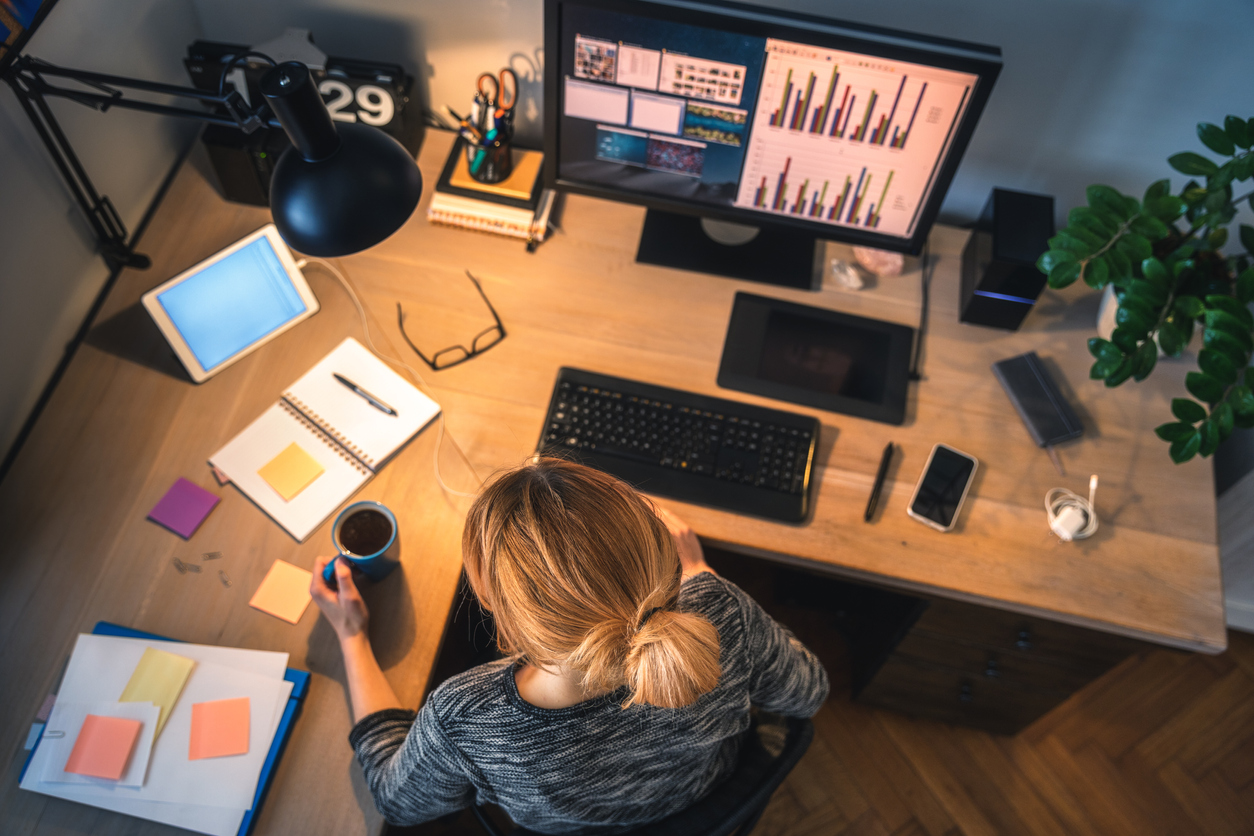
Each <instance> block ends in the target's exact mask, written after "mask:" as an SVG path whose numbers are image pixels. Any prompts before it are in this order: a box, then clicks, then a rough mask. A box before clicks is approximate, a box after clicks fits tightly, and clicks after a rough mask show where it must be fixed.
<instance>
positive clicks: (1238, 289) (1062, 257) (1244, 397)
mask: <svg viewBox="0 0 1254 836" xmlns="http://www.w3.org/2000/svg"><path fill="white" fill-rule="evenodd" d="M1197 135H1198V138H1199V139H1201V141H1202V144H1203V145H1205V146H1206V147H1207V148H1208V149H1210V150H1211V151H1213V152H1214V153H1216V154H1218V155H1219V156H1220V157H1222V158H1224V159H1222V160H1221V161H1219V162H1215V161H1214V160H1211V159H1209V158H1208V157H1204V156H1202V155H1201V154H1195V153H1193V152H1191V151H1185V152H1182V153H1179V154H1175V155H1173V156H1171V157H1169V158H1168V159H1167V162H1168V163H1169V164H1170V165H1171V167H1172V168H1174V169H1175V170H1176V171H1178V172H1180V173H1181V174H1185V175H1187V176H1188V177H1189V178H1192V179H1189V180H1188V182H1186V183H1185V184H1184V186H1183V188H1181V189H1180V191H1179V192H1178V193H1177V194H1172V192H1171V183H1170V181H1168V180H1165V179H1164V180H1159V181H1157V182H1155V183H1153V184H1152V185H1150V187H1149V188H1148V189H1146V191H1145V196H1144V197H1143V198H1142V199H1141V200H1137V199H1136V198H1134V197H1129V196H1127V195H1123V194H1120V193H1119V192H1118V191H1116V190H1115V189H1112V188H1111V187H1109V186H1101V185H1095V186H1089V187H1088V189H1087V190H1086V197H1087V199H1088V205H1087V206H1077V207H1076V208H1074V209H1072V210H1071V212H1070V213H1069V214H1068V215H1067V225H1066V227H1064V228H1063V229H1062V230H1060V231H1059V232H1058V234H1057V235H1055V236H1054V237H1053V238H1051V239H1050V240H1049V250H1048V251H1047V252H1046V253H1044V254H1043V255H1042V256H1041V257H1040V259H1039V260H1038V261H1037V267H1038V269H1040V270H1041V272H1043V273H1045V274H1046V275H1047V276H1048V277H1049V285H1050V287H1054V288H1063V287H1067V286H1068V285H1070V284H1072V283H1073V282H1075V281H1076V280H1077V279H1082V280H1083V281H1084V282H1085V284H1087V285H1089V286H1090V287H1093V288H1096V289H1101V288H1104V287H1105V286H1106V285H1108V284H1109V285H1113V286H1114V293H1115V298H1116V299H1117V300H1118V305H1119V307H1118V311H1117V313H1116V315H1115V323H1116V326H1117V327H1116V328H1115V330H1114V332H1113V333H1112V334H1111V336H1110V339H1109V340H1107V339H1103V338H1101V337H1093V338H1092V339H1090V340H1089V351H1090V352H1091V353H1092V355H1093V357H1094V358H1095V359H1096V362H1094V363H1093V367H1092V369H1091V370H1090V372H1089V376H1090V377H1091V378H1093V379H1094V380H1105V382H1106V385H1107V386H1111V387H1113V386H1119V385H1120V384H1122V383H1124V382H1125V381H1126V380H1128V378H1132V379H1133V380H1137V381H1141V380H1144V379H1145V378H1147V377H1148V376H1149V375H1150V373H1151V372H1153V371H1154V366H1155V363H1156V362H1157V360H1158V354H1159V350H1160V349H1161V351H1162V352H1163V353H1164V354H1167V355H1169V356H1172V357H1178V356H1179V355H1180V353H1181V352H1182V351H1184V349H1185V346H1187V345H1188V344H1189V341H1190V340H1191V339H1192V338H1193V335H1194V331H1195V329H1201V333H1202V348H1201V350H1199V351H1198V354H1197V364H1198V367H1199V368H1198V370H1197V371H1191V372H1189V373H1188V374H1187V375H1186V376H1185V388H1186V389H1187V390H1188V394H1190V395H1192V396H1193V397H1191V398H1190V397H1181V398H1174V399H1173V400H1172V402H1171V411H1172V414H1173V415H1174V416H1175V418H1176V420H1175V421H1169V422H1167V423H1165V424H1162V425H1161V426H1159V427H1158V428H1157V429H1156V430H1155V432H1156V433H1157V434H1158V437H1159V438H1161V439H1163V440H1164V441H1166V442H1168V443H1169V444H1170V445H1171V448H1170V455H1171V458H1172V460H1173V461H1175V462H1176V463H1177V464H1178V463H1181V462H1185V461H1188V460H1189V459H1191V458H1193V457H1194V456H1195V455H1201V456H1209V455H1211V454H1212V453H1214V452H1215V449H1216V448H1217V447H1218V446H1219V442H1220V441H1222V440H1224V439H1225V438H1227V437H1228V436H1229V435H1230V434H1231V433H1232V430H1233V428H1234V427H1254V391H1252V390H1254V367H1251V366H1250V355H1251V353H1252V352H1254V336H1252V335H1254V316H1251V314H1250V309H1249V305H1250V303H1251V302H1254V267H1251V258H1252V257H1254V227H1250V226H1247V225H1245V224H1241V225H1240V234H1239V239H1240V247H1241V250H1242V251H1241V252H1238V253H1237V254H1235V255H1225V254H1224V253H1223V252H1221V249H1222V248H1223V247H1224V246H1225V245H1227V244H1228V241H1229V236H1228V225H1229V224H1230V223H1232V220H1233V218H1235V217H1236V214H1237V209H1238V207H1239V206H1240V205H1241V204H1242V203H1243V202H1245V201H1247V200H1248V201H1249V205H1250V206H1251V207H1252V208H1254V191H1246V190H1238V189H1234V186H1235V184H1238V183H1243V182H1245V181H1247V180H1249V179H1250V178H1251V176H1252V175H1254V151H1251V150H1250V148H1251V146H1254V119H1241V118H1239V117H1236V116H1229V117H1227V118H1226V119H1224V124H1223V127H1222V128H1221V127H1219V126H1218V125H1213V124H1210V123H1209V122H1203V123H1201V124H1199V125H1198V126H1197ZM1236 191H1242V192H1243V193H1241V194H1239V195H1237V196H1234V193H1235V192H1236ZM1164 417H1165V416H1164Z"/></svg>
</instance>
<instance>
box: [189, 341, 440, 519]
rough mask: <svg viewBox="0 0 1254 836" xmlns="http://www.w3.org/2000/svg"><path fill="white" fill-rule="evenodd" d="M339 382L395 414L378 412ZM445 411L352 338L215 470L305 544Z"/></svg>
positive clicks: (230, 447)
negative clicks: (317, 529)
mask: <svg viewBox="0 0 1254 836" xmlns="http://www.w3.org/2000/svg"><path fill="white" fill-rule="evenodd" d="M337 374H338V375H340V376H342V377H344V378H346V379H348V380H350V381H352V382H353V383H354V384H356V385H357V386H358V387H359V388H360V389H362V390H364V391H365V392H368V393H370V394H371V395H373V396H374V397H375V398H376V399H377V400H379V401H381V402H382V403H384V404H386V405H387V406H388V407H390V408H392V409H393V410H394V412H395V414H394V415H389V414H387V413H386V412H384V411H382V410H380V409H378V408H377V407H375V406H373V405H372V404H371V403H370V401H368V400H367V399H366V398H364V397H362V396H361V395H360V394H357V393H356V392H354V391H353V390H351V389H349V388H348V387H347V386H345V385H344V384H343V383H341V382H340V381H339V380H337V379H336V377H335V375H337ZM439 412H440V407H439V405H438V404H437V403H436V402H435V401H433V400H431V399H430V398H428V397H427V396H426V395H424V394H422V393H421V392H419V391H418V389H417V388H415V387H414V386H413V385H412V384H410V383H409V382H408V381H406V380H405V379H404V378H402V377H401V376H400V375H398V374H397V373H396V372H394V371H392V370H391V369H390V368H388V366H387V364H385V363H384V362H383V361H382V360H380V359H379V358H378V357H376V356H375V355H374V354H372V353H370V352H369V351H367V350H366V348H365V347H364V346H362V344H361V343H359V342H357V340H355V339H353V338H352V337H349V338H348V339H346V340H344V342H342V343H340V344H339V346H337V347H336V348H335V350H334V351H332V352H331V353H330V354H328V355H327V356H326V357H324V358H322V360H321V361H319V363H318V364H317V365H316V366H314V367H313V368H312V369H310V370H309V371H308V372H306V373H305V374H304V375H303V376H302V377H301V378H300V380H297V381H296V382H295V383H293V384H292V385H291V386H289V387H288V388H287V390H286V391H285V392H284V393H283V396H282V398H281V399H280V400H279V401H278V403H276V404H274V405H273V406H271V407H270V408H269V409H267V410H266V411H265V412H263V413H262V414H261V417H259V418H258V419H257V420H256V421H254V422H253V423H251V424H249V425H248V426H247V427H246V428H245V429H244V430H243V431H242V432H241V433H240V434H239V435H237V436H235V438H233V439H231V441H230V442H228V443H227V445H226V446H225V447H223V448H222V449H221V450H219V451H218V452H216V453H214V454H213V455H212V456H210V457H209V463H210V464H212V465H213V466H214V467H215V468H217V469H218V470H219V471H221V472H222V473H223V474H225V475H226V476H227V478H229V479H230V480H231V481H232V482H233V483H234V484H235V486H236V487H237V488H239V489H240V490H241V491H243V492H244V493H245V494H246V495H247V496H248V497H249V498H250V499H252V501H253V502H255V503H257V505H259V506H260V507H261V509H262V510H263V511H265V512H266V513H267V514H269V515H270V516H271V517H272V518H273V519H274V520H275V522H277V523H278V524H279V525H281V526H283V528H285V529H287V531H288V533H289V534H291V535H292V536H293V537H295V538H296V539H297V540H304V539H305V538H306V537H308V536H309V534H310V533H311V532H312V531H313V530H314V529H315V528H317V527H318V526H319V525H321V524H322V522H323V521H324V520H325V519H326V518H327V517H329V516H330V515H331V514H332V513H334V512H335V510H336V509H337V508H339V506H340V505H341V504H343V503H344V502H345V501H346V500H347V499H348V498H349V497H351V496H352V495H353V494H354V493H356V492H357V490H358V489H359V488H360V487H361V486H362V485H364V484H365V483H366V482H367V481H369V480H370V478H371V477H372V476H374V474H375V473H377V472H378V471H379V469H380V468H381V467H382V466H383V465H384V463H386V462H387V461H388V459H390V458H391V457H392V456H393V455H394V454H395V453H396V451H397V450H399V449H400V448H401V447H402V446H403V445H404V444H405V442H407V441H409V439H411V438H413V436H415V435H416V434H417V433H418V432H419V431H420V430H421V429H422V428H423V427H425V426H426V425H427V424H428V423H429V422H430V421H431V419H433V418H434V417H435V416H436V415H438V414H439ZM293 445H295V446H296V448H297V449H296V450H292V449H290V448H291V447H292V446H293Z"/></svg>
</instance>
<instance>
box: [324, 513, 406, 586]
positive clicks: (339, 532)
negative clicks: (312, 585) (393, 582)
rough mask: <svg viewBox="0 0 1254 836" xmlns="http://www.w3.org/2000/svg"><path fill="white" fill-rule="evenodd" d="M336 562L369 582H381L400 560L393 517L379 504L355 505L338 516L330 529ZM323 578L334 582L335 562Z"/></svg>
mask: <svg viewBox="0 0 1254 836" xmlns="http://www.w3.org/2000/svg"><path fill="white" fill-rule="evenodd" d="M331 544H332V545H334V546H335V551H336V553H337V554H336V558H335V559H336V560H346V561H348V562H349V563H351V564H352V565H353V566H354V567H356V568H357V569H359V570H361V572H362V574H364V575H365V576H366V577H368V578H370V580H372V581H380V580H383V579H384V578H385V577H387V576H388V575H389V574H390V573H391V572H392V570H393V569H395V568H396V567H397V565H398V564H399V563H400V559H401V538H400V531H399V530H398V529H397V526H396V515H395V514H393V513H392V511H391V509H389V508H388V507H387V506H386V505H384V504H383V503H381V502H373V501H364V502H354V503H353V504H352V505H350V506H348V507H347V508H345V509H344V510H343V511H341V512H340V515H339V516H338V517H336V518H335V523H334V525H332V526H331ZM322 578H323V580H325V581H326V582H327V583H331V582H332V580H333V579H334V578H335V561H331V562H330V563H328V564H327V566H326V568H325V569H324V570H323V571H322Z"/></svg>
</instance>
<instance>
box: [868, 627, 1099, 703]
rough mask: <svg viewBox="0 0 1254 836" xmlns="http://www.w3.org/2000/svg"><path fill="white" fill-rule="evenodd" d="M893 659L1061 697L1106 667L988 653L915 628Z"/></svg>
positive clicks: (982, 648) (1002, 653)
mask: <svg viewBox="0 0 1254 836" xmlns="http://www.w3.org/2000/svg"><path fill="white" fill-rule="evenodd" d="M893 656H894V657H902V658H905V659H909V660H913V661H915V662H923V663H930V664H933V665H936V666H939V667H945V668H949V669H951V670H953V671H955V672H956V673H961V674H966V675H967V676H970V677H973V678H975V679H979V680H989V681H993V682H1003V683H1006V684H1008V685H1012V686H1019V687H1022V688H1032V689H1035V690H1040V691H1054V692H1057V693H1058V694H1059V695H1061V696H1064V697H1065V696H1067V695H1069V694H1071V693H1072V692H1074V691H1077V690H1079V689H1080V688H1082V687H1084V686H1085V685H1087V684H1088V683H1089V682H1091V681H1092V680H1094V679H1096V678H1097V677H1098V676H1100V675H1101V674H1102V673H1103V672H1105V670H1106V669H1107V668H1108V667H1109V666H1105V667H1100V668H1098V667H1097V666H1096V665H1093V664H1084V665H1080V666H1076V665H1075V664H1073V663H1068V664H1065V665H1064V664H1057V663H1055V662H1053V661H1049V660H1047V659H1045V658H1038V657H1036V656H1034V655H1033V654H1032V653H1031V652H1026V653H1025V652H1013V651H998V650H991V649H989V648H987V647H982V646H980V645H974V644H968V643H967V642H962V641H958V640H955V639H950V638H947V637H944V636H941V635H939V634H937V633H929V632H926V631H924V630H917V629H916V630H914V631H912V632H911V633H910V634H909V635H908V636H906V637H905V638H904V639H903V640H902V642H901V644H899V645H897V648H896V650H895V651H894V652H893Z"/></svg>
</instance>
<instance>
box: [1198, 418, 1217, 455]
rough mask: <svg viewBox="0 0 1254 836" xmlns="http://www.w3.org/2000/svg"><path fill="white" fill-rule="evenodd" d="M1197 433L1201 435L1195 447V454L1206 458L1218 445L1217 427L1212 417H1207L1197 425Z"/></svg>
mask: <svg viewBox="0 0 1254 836" xmlns="http://www.w3.org/2000/svg"><path fill="white" fill-rule="evenodd" d="M1197 434H1198V435H1200V436H1201V437H1202V443H1201V445H1200V446H1198V448H1197V454H1198V455H1199V456H1201V457H1202V458H1206V457H1207V456H1209V455H1211V454H1212V453H1214V452H1215V449H1216V448H1218V447H1219V428H1218V427H1217V426H1215V421H1214V420H1213V419H1211V418H1207V419H1206V420H1205V421H1203V422H1202V423H1200V424H1198V425H1197Z"/></svg>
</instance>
